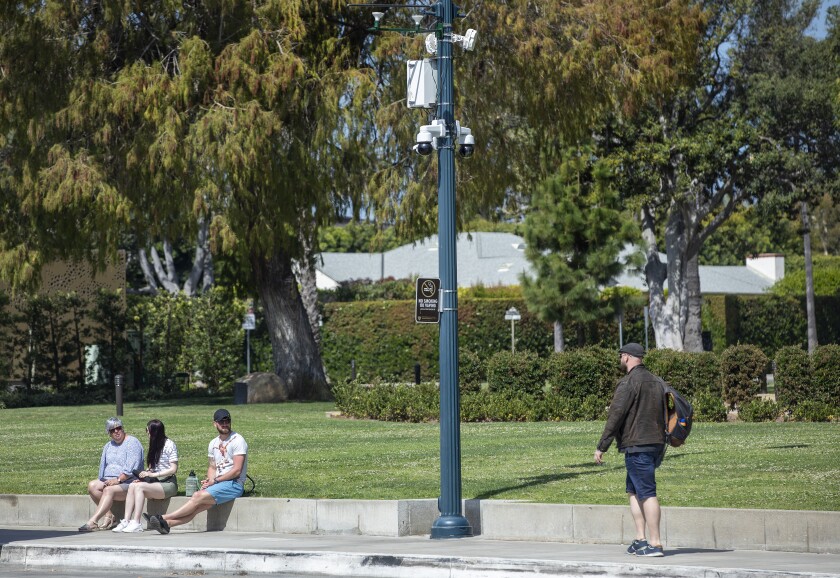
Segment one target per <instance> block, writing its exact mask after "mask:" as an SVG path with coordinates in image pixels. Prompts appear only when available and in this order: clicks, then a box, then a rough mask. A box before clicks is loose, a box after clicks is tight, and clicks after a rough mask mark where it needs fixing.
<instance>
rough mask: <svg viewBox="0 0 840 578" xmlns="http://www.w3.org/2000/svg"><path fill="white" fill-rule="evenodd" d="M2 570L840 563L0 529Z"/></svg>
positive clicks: (472, 570) (660, 573)
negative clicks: (645, 556)
mask: <svg viewBox="0 0 840 578" xmlns="http://www.w3.org/2000/svg"><path fill="white" fill-rule="evenodd" d="M0 545H2V549H0V566H6V567H10V568H11V567H17V568H25V569H26V570H28V571H30V572H32V573H33V575H38V571H43V572H44V574H47V573H48V572H49V571H52V570H56V569H62V570H66V569H68V568H112V569H115V570H116V569H132V570H133V569H136V570H138V571H142V572H143V573H142V576H144V578H145V577H150V576H160V575H163V574H164V573H168V572H179V573H189V574H196V575H199V574H201V573H207V574H211V573H213V574H220V575H230V576H243V575H259V574H263V575H266V574H271V575H284V574H286V575H289V574H294V575H303V576H356V577H364V578H373V577H381V578H402V577H406V578H408V577H410V578H418V577H419V578H438V577H440V578H444V577H445V578H477V577H482V578H484V577H486V578H508V577H514V576H515V577H517V578H521V577H527V576H540V577H545V576H553V577H562V576H582V575H585V576H605V577H606V576H657V577H664V578H670V577H674V578H676V577H682V578H701V577H702V578H707V577H711V576H714V577H719V578H752V577H759V576H762V577H770V578H776V577H778V578H783V577H786V578H787V577H791V578H792V577H805V576H809V577H819V578H828V577H829V576H830V577H832V578H840V555H838V554H805V553H791V552H767V551H752V550H704V549H688V548H679V549H673V550H669V551H667V555H666V556H665V557H664V558H637V557H631V556H628V555H627V554H625V553H624V549H625V547H626V546H621V545H619V544H616V545H593V544H559V543H551V542H524V541H501V540H490V539H486V538H482V537H480V536H479V537H475V538H461V539H454V540H431V539H429V538H428V537H418V536H411V537H404V538H390V537H374V536H358V535H308V534H295V535H291V534H275V533H253V532H228V531H226V532H178V533H172V534H169V535H166V536H163V535H160V534H158V533H157V532H153V531H146V532H143V533H142V534H116V533H113V532H95V533H92V534H79V533H78V532H76V531H75V529H72V528H67V529H57V528H10V527H0Z"/></svg>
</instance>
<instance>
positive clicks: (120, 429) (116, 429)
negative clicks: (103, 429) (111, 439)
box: [108, 425, 123, 434]
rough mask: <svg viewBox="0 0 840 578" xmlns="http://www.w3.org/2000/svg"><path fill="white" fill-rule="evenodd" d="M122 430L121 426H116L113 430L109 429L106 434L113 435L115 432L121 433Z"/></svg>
mask: <svg viewBox="0 0 840 578" xmlns="http://www.w3.org/2000/svg"><path fill="white" fill-rule="evenodd" d="M122 430H123V428H122V426H121V425H118V426H117V427H115V428H114V429H109V430H108V433H109V434H112V433H114V432H115V431H122Z"/></svg>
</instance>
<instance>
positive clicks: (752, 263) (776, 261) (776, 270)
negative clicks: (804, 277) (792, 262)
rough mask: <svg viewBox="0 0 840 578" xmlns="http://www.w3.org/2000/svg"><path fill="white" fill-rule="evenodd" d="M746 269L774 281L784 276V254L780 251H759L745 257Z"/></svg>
mask: <svg viewBox="0 0 840 578" xmlns="http://www.w3.org/2000/svg"><path fill="white" fill-rule="evenodd" d="M747 269H750V270H752V271H755V272H756V273H758V274H759V275H763V276H765V277H767V278H768V279H771V280H773V282H776V281H778V280H779V279H781V278H782V277H784V276H785V256H784V255H782V254H780V253H761V254H759V255H756V256H754V257H747Z"/></svg>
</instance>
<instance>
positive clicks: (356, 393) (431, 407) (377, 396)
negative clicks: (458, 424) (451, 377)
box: [333, 381, 440, 422]
mask: <svg viewBox="0 0 840 578" xmlns="http://www.w3.org/2000/svg"><path fill="white" fill-rule="evenodd" d="M333 396H334V397H335V404H336V407H337V408H338V409H339V410H341V412H342V413H343V414H344V415H347V416H349V417H355V418H362V419H376V420H382V421H404V422H423V421H430V420H436V419H438V417H439V413H440V412H439V408H440V392H439V390H438V387H437V385H436V384H434V383H430V382H425V383H421V384H419V385H407V384H375V385H372V386H365V385H361V384H359V382H357V381H354V382H347V383H342V384H337V385H335V386H334V387H333Z"/></svg>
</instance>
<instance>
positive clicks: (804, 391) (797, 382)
mask: <svg viewBox="0 0 840 578" xmlns="http://www.w3.org/2000/svg"><path fill="white" fill-rule="evenodd" d="M775 361H776V370H775V373H774V375H773V379H774V387H775V393H776V401H777V402H779V404H780V405H781V406H782V407H786V408H793V407H796V406H797V405H798V404H799V403H801V402H803V401H805V400H807V399H808V398H809V397H810V395H811V361H810V359H809V358H808V352H806V351H805V350H804V349H802V347H801V346H799V345H790V346H787V347H782V348H781V349H779V350H778V351H777V352H776V360H775Z"/></svg>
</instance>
